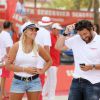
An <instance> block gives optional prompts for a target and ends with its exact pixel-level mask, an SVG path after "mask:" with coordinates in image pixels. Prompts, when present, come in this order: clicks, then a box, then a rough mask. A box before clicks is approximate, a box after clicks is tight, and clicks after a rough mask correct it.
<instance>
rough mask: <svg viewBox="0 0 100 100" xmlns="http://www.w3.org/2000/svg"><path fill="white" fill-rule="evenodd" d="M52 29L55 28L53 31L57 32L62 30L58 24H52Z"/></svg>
mask: <svg viewBox="0 0 100 100" xmlns="http://www.w3.org/2000/svg"><path fill="white" fill-rule="evenodd" d="M52 28H55V29H58V30H62V29H63V28H62V27H61V26H60V24H59V23H54V24H53V25H52Z"/></svg>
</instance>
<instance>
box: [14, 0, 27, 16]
mask: <svg viewBox="0 0 100 100" xmlns="http://www.w3.org/2000/svg"><path fill="white" fill-rule="evenodd" d="M15 13H18V14H21V15H26V10H25V6H24V0H18V2H17V4H16V8H15Z"/></svg>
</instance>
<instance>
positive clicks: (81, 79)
mask: <svg viewBox="0 0 100 100" xmlns="http://www.w3.org/2000/svg"><path fill="white" fill-rule="evenodd" d="M73 81H77V82H88V83H91V82H90V81H89V80H87V79H84V78H81V77H80V78H73Z"/></svg>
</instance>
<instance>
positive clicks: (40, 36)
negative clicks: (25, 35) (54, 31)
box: [35, 27, 51, 68]
mask: <svg viewBox="0 0 100 100" xmlns="http://www.w3.org/2000/svg"><path fill="white" fill-rule="evenodd" d="M35 41H36V43H37V44H39V45H41V46H42V47H44V46H49V47H50V46H51V38H50V32H49V31H48V30H46V29H45V28H43V27H39V31H38V32H37V35H36V38H35ZM44 63H45V61H44V60H43V59H42V58H41V57H39V64H38V66H39V68H42V67H43V65H44Z"/></svg>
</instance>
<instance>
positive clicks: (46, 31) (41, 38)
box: [36, 16, 52, 100]
mask: <svg viewBox="0 0 100 100" xmlns="http://www.w3.org/2000/svg"><path fill="white" fill-rule="evenodd" d="M51 24H52V22H51V19H50V18H49V17H47V16H44V17H42V19H41V21H39V22H38V25H39V26H40V27H39V31H38V32H37V36H36V43H38V44H39V45H41V46H43V47H44V48H45V49H46V51H48V53H49V54H50V46H51V38H50V27H51ZM38 59H39V63H38V66H39V68H42V67H43V65H44V64H45V62H44V60H43V59H42V58H41V57H40V58H38ZM40 77H41V80H42V85H43V84H44V76H43V75H42V76H40ZM45 88H46V85H45V84H44V87H43V91H44V90H46V89H45ZM44 92H46V91H44ZM44 94H45V93H43V96H44ZM40 100H41V98H40Z"/></svg>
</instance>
